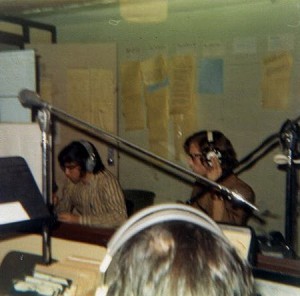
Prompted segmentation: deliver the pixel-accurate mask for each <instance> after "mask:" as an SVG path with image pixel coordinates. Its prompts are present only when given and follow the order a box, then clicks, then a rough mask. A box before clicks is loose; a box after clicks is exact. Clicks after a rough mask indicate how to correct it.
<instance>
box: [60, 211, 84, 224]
mask: <svg viewBox="0 0 300 296" xmlns="http://www.w3.org/2000/svg"><path fill="white" fill-rule="evenodd" d="M57 219H58V221H60V222H65V223H74V224H75V223H79V216H77V215H74V214H70V213H60V214H58V215H57Z"/></svg>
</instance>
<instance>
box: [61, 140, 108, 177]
mask: <svg viewBox="0 0 300 296" xmlns="http://www.w3.org/2000/svg"><path fill="white" fill-rule="evenodd" d="M88 143H89V144H90V146H91V147H92V149H93V153H94V157H95V167H94V169H93V173H94V174H96V173H98V172H101V171H103V170H104V169H105V166H104V164H103V162H102V160H101V157H100V155H99V153H98V151H97V149H96V148H95V146H94V145H93V144H92V143H90V142H88ZM89 157H90V154H89V152H88V150H87V149H86V148H85V146H84V145H83V144H82V143H81V141H73V142H71V143H70V144H68V145H67V146H65V147H64V148H63V149H62V150H61V151H60V153H59V155H58V161H59V164H60V166H61V167H62V168H64V167H65V164H66V163H70V162H74V163H76V164H78V165H79V166H80V167H81V170H82V172H83V173H85V172H86V171H87V168H86V163H87V159H88V158H89Z"/></svg>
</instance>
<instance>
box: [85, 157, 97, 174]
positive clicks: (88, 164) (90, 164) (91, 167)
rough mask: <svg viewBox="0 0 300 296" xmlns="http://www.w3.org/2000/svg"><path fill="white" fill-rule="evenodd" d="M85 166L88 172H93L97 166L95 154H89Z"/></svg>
mask: <svg viewBox="0 0 300 296" xmlns="http://www.w3.org/2000/svg"><path fill="white" fill-rule="evenodd" d="M85 166H86V170H87V171H88V172H92V171H93V170H94V168H95V158H94V157H93V156H89V158H88V159H87V160H86V164H85Z"/></svg>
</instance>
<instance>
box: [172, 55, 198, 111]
mask: <svg viewBox="0 0 300 296" xmlns="http://www.w3.org/2000/svg"><path fill="white" fill-rule="evenodd" d="M169 69H170V81H171V113H172V114H178V113H179V114H181V113H182V112H183V110H186V109H189V108H191V102H192V98H193V96H194V94H195V72H196V61H195V57H194V56H192V55H182V56H175V57H173V58H172V59H170V67H169Z"/></svg>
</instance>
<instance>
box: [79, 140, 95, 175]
mask: <svg viewBox="0 0 300 296" xmlns="http://www.w3.org/2000/svg"><path fill="white" fill-rule="evenodd" d="M79 143H80V144H81V145H82V146H83V147H84V149H85V150H86V151H87V153H88V158H87V159H86V162H85V169H86V170H87V171H88V172H93V170H94V168H95V166H96V156H95V153H94V149H93V147H92V145H91V144H90V143H89V142H88V141H85V140H80V141H79Z"/></svg>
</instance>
